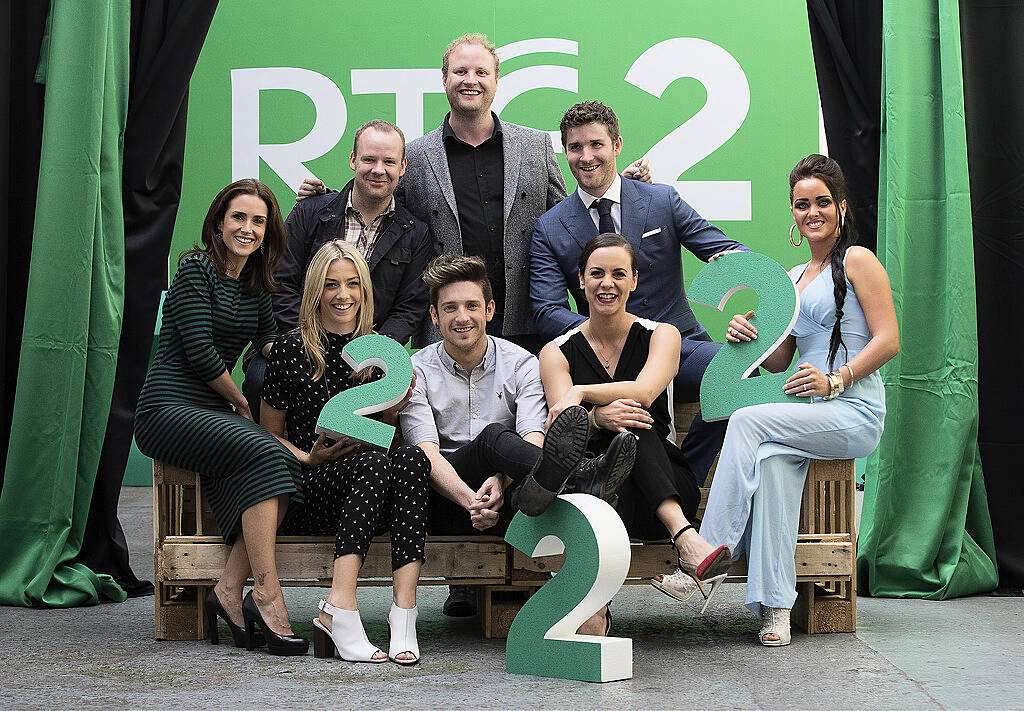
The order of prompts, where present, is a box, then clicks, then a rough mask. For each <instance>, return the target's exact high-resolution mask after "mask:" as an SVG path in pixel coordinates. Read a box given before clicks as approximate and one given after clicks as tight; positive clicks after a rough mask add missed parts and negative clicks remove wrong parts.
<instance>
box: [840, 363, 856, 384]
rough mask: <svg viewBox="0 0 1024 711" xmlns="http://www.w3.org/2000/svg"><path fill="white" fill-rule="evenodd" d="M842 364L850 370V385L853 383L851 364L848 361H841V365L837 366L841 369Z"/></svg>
mask: <svg viewBox="0 0 1024 711" xmlns="http://www.w3.org/2000/svg"><path fill="white" fill-rule="evenodd" d="M844 366H845V367H846V369H847V370H849V371H850V385H853V378H854V375H853V366H852V365H850V364H849V363H843V365H841V366H839V368H840V369H842V368H843V367H844Z"/></svg>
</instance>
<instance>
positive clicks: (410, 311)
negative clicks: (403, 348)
mask: <svg viewBox="0 0 1024 711" xmlns="http://www.w3.org/2000/svg"><path fill="white" fill-rule="evenodd" d="M351 191H352V181H351V180H350V181H349V182H348V185H346V186H345V187H344V188H342V190H341V192H329V193H327V194H326V195H318V196H316V197H310V198H306V199H305V200H300V201H299V202H298V203H296V205H295V207H294V208H293V209H292V212H291V214H290V215H289V216H288V219H287V220H286V221H285V223H284V224H285V228H286V229H287V231H288V245H287V247H286V248H285V252H284V256H283V257H282V258H281V263H280V264H279V265H278V267H277V272H275V275H276V276H277V279H278V281H280V283H281V290H280V291H278V292H277V293H275V294H273V297H272V298H273V301H274V316H275V317H276V318H277V325H278V332H279V333H284V332H286V331H289V330H291V329H293V328H295V327H296V326H298V324H299V304H300V303H301V302H302V285H303V282H304V280H305V278H306V268H307V267H308V266H309V262H310V260H311V259H312V258H313V255H314V254H316V251H317V250H318V249H319V248H320V247H321V246H322V245H323V244H325V243H326V242H329V241H331V240H335V239H340V240H344V239H345V206H346V205H347V204H348V196H349V194H350V193H351ZM435 254H436V250H435V248H434V242H433V240H432V239H431V237H430V230H429V228H428V227H427V225H426V224H425V223H423V222H421V221H419V220H417V219H416V218H415V217H413V216H412V214H411V213H410V212H409V211H408V210H406V209H405V207H404V206H403V205H402V203H401V201H400V200H399V199H398V197H397V196H396V198H395V214H394V215H392V216H391V217H390V218H387V219H386V220H385V222H384V225H383V226H382V227H381V231H380V234H379V235H378V236H377V243H376V244H375V245H374V247H373V251H372V252H371V253H370V258H369V259H368V260H367V262H368V263H369V265H370V279H371V281H373V315H374V328H375V329H376V330H377V331H378V332H379V333H383V334H384V335H385V336H390V337H391V338H394V339H395V340H396V341H398V342H399V343H405V342H406V341H408V340H409V338H410V337H411V336H412V335H413V333H415V332H416V331H418V330H419V328H420V326H421V324H422V322H423V319H424V317H425V316H426V313H427V306H428V304H429V297H428V292H427V286H426V284H424V283H423V279H421V277H422V276H423V270H424V268H426V266H427V263H428V262H429V261H430V260H431V259H432V258H433V257H434V256H435Z"/></svg>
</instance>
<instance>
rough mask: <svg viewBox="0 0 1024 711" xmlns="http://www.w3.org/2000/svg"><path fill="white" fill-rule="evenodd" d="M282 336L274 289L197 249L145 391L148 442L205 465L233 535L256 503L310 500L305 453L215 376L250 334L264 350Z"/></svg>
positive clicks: (142, 433) (166, 454) (175, 459)
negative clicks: (222, 272)
mask: <svg viewBox="0 0 1024 711" xmlns="http://www.w3.org/2000/svg"><path fill="white" fill-rule="evenodd" d="M274 337H275V324H274V315H273V310H272V306H271V302H270V295H269V294H267V293H266V292H263V291H260V292H250V291H249V290H247V289H246V288H245V287H244V286H243V284H242V282H241V281H240V280H238V279H231V278H227V277H225V278H222V277H219V276H218V275H217V270H216V269H215V268H214V266H213V263H212V262H211V261H210V259H209V257H207V256H206V255H204V254H198V255H193V256H191V257H189V258H187V259H186V260H185V261H183V262H182V263H181V266H180V267H179V268H178V272H177V273H176V274H175V275H174V281H173V282H172V283H171V288H170V290H169V291H168V292H167V298H166V299H165V300H164V307H163V321H162V326H161V329H160V344H159V347H158V348H157V352H156V357H155V358H154V359H153V363H152V365H151V366H150V368H149V373H148V374H147V375H146V384H145V385H144V386H143V387H142V394H141V395H140V396H139V405H138V408H137V412H136V417H135V439H136V441H137V442H138V445H139V449H140V450H141V451H142V453H143V454H145V455H146V456H148V457H152V458H153V459H159V460H162V461H164V462H167V463H168V464H172V465H174V466H177V467H183V468H185V469H191V470H193V471H197V472H199V474H200V476H201V481H202V485H203V491H204V493H205V495H206V497H207V500H208V501H209V502H210V508H211V509H212V510H213V515H214V517H215V518H216V519H217V525H218V526H220V530H221V533H222V534H223V536H224V539H225V541H226V542H227V543H229V544H230V543H232V542H233V541H234V538H235V536H236V535H237V534H238V532H239V531H240V530H241V520H242V512H243V511H245V510H246V509H247V508H249V507H250V506H253V505H255V504H258V503H259V502H261V501H265V500H267V499H269V498H272V497H274V496H278V495H279V494H290V495H291V498H290V503H293V504H298V503H301V497H302V486H301V472H302V467H301V465H300V464H299V461H298V460H297V459H296V458H295V457H294V456H293V455H292V453H291V452H289V451H288V449H286V448H285V446H284V445H283V444H281V443H280V442H279V441H278V440H277V439H276V438H275V437H274V436H273V435H271V434H269V433H268V432H267V431H266V430H264V429H263V428H262V427H260V426H259V425H257V424H256V423H254V422H251V421H250V420H247V419H245V418H244V417H242V416H241V415H237V414H235V413H234V411H233V410H232V408H231V405H230V404H229V403H228V402H227V401H226V400H225V399H224V398H223V397H221V396H220V395H219V394H218V393H217V392H216V391H215V390H213V388H211V387H210V386H209V385H207V382H208V381H210V380H213V379H215V378H217V377H218V376H219V375H220V374H221V373H223V372H224V371H225V370H227V371H228V372H230V371H231V370H232V369H233V368H234V366H235V363H236V362H237V360H238V357H239V356H240V355H241V354H242V351H243V349H244V348H245V347H246V346H247V345H248V344H249V343H252V344H254V345H255V346H256V348H260V349H261V348H263V347H264V346H265V345H266V344H267V343H271V342H273V340H274Z"/></svg>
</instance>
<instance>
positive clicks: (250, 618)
mask: <svg viewBox="0 0 1024 711" xmlns="http://www.w3.org/2000/svg"><path fill="white" fill-rule="evenodd" d="M242 619H243V620H245V641H246V644H245V648H246V649H248V650H249V651H250V652H251V651H252V650H254V649H255V648H256V626H257V625H259V626H260V627H262V628H263V635H264V637H266V640H267V651H268V652H270V653H271V654H275V655H277V656H279V657H300V656H302V655H304V654H305V653H306V652H307V651H308V650H309V642H308V641H307V640H306V639H304V638H302V637H298V636H296V635H291V634H278V633H277V632H275V631H274V630H272V629H270V625H268V624H267V621H266V620H264V619H263V614H262V613H261V612H260V609H259V608H258V607H256V600H254V599H253V597H252V591H251V590H250V591H249V592H248V593H247V594H246V596H245V599H244V600H242Z"/></svg>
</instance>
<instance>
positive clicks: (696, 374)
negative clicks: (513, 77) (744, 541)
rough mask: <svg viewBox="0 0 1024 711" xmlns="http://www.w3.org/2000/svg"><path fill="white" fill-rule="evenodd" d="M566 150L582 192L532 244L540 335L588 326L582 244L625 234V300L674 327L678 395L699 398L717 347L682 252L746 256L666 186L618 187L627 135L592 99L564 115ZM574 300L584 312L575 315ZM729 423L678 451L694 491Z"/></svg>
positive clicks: (706, 427) (538, 230)
mask: <svg viewBox="0 0 1024 711" xmlns="http://www.w3.org/2000/svg"><path fill="white" fill-rule="evenodd" d="M560 128H561V132H562V145H563V146H564V147H565V155H566V158H567V159H568V161H569V169H570V170H571V171H572V174H573V176H574V177H575V178H576V181H577V183H578V184H579V187H578V189H577V190H576V191H574V192H573V194H572V195H570V196H569V197H567V198H566V199H565V200H563V201H562V202H561V203H559V204H558V206H557V207H554V208H552V209H551V210H549V211H548V212H546V213H545V214H543V215H542V216H541V217H539V218H538V219H537V221H536V223H535V225H534V231H533V237H532V241H531V244H530V265H531V266H530V276H531V281H530V297H531V301H532V304H533V315H534V318H535V319H536V322H537V330H538V332H539V333H540V335H541V336H543V337H544V338H545V339H546V340H551V339H554V338H556V337H557V336H560V335H561V334H563V333H565V332H566V331H568V330H569V329H571V328H574V327H576V326H578V325H579V324H580V323H582V322H583V321H584V320H586V317H587V316H586V307H587V302H586V299H584V298H583V294H582V292H581V290H580V288H579V277H578V276H577V275H578V273H579V267H578V265H577V263H578V260H579V256H580V253H581V252H582V251H583V247H584V245H586V243H587V242H588V241H589V240H590V239H591V238H593V237H595V236H596V235H597V234H599V233H603V232H614V233H617V234H620V235H622V236H623V237H625V238H626V239H627V240H629V242H630V244H631V245H632V246H633V249H634V250H636V254H637V258H638V262H639V264H638V267H639V273H640V275H639V280H638V282H637V288H636V291H634V292H633V293H632V294H631V295H630V297H629V303H628V304H627V310H628V311H629V312H630V313H631V314H635V315H637V316H640V317H641V318H647V319H651V320H654V321H661V322H665V323H671V324H672V325H674V326H675V327H676V328H678V329H679V332H680V334H681V335H682V337H683V338H682V347H681V352H680V359H679V374H678V376H677V377H676V379H675V383H674V385H675V397H676V398H681V399H682V401H683V402H691V401H693V400H696V399H697V398H698V397H699V393H700V381H701V378H702V377H703V375H704V371H705V370H706V369H707V366H708V363H710V362H711V359H712V358H713V357H714V355H715V353H717V352H718V349H719V348H721V344H720V343H715V342H714V341H712V340H711V337H710V336H709V335H708V334H707V332H706V331H705V330H704V328H703V326H701V325H700V323H699V322H698V321H697V319H696V318H695V317H694V315H693V311H691V310H690V304H689V302H688V301H687V300H686V288H685V285H684V283H683V267H682V257H681V254H680V251H679V248H680V246H683V247H686V249H688V250H690V251H691V252H693V254H695V255H696V256H697V257H698V258H700V259H702V260H704V261H709V260H711V259H715V258H716V257H717V256H719V255H720V254H723V253H725V252H728V251H732V250H742V251H749V250H748V249H747V247H745V246H743V245H742V244H740V243H739V242H736V241H734V240H731V239H729V238H727V237H726V236H725V235H724V234H723V233H722V231H721V230H719V229H718V228H717V227H715V226H714V225H712V224H711V223H709V222H708V221H707V220H705V219H704V218H703V217H701V216H700V215H698V214H697V212H696V211H695V210H694V209H693V208H692V207H690V206H689V205H687V204H686V203H685V202H683V200H682V199H681V198H680V197H679V194H678V193H677V192H676V191H675V188H673V187H672V186H669V185H649V184H646V183H637V182H635V181H631V180H622V178H621V177H620V176H619V175H618V173H617V169H616V157H617V156H618V155H619V153H620V152H621V150H622V136H621V135H620V133H619V120H618V117H616V116H615V112H614V111H612V110H611V109H610V108H608V107H607V106H605V105H604V104H600V103H598V102H596V101H587V102H583V103H580V104H576V105H575V106H572V107H570V108H569V110H568V111H566V112H565V116H564V117H563V118H562V123H561V127H560ZM570 293H571V294H572V296H573V298H574V299H575V301H576V305H577V308H579V310H580V312H581V313H575V312H573V311H571V310H570V309H569V299H568V296H567V294H570ZM724 436H725V422H724V421H722V422H714V423H705V422H704V421H703V419H702V418H701V417H700V415H699V414H698V415H697V417H696V418H695V419H694V422H693V425H692V426H691V427H690V432H689V434H688V435H687V437H686V440H685V441H684V442H683V443H682V446H681V449H682V450H683V454H684V455H685V456H686V458H687V461H688V463H689V465H690V467H691V469H692V470H693V473H694V475H695V477H696V478H697V481H698V483H702V482H703V481H704V478H705V477H706V476H707V473H708V469H709V468H710V466H711V463H712V462H713V461H714V458H715V455H716V454H717V453H718V450H720V449H721V446H722V438H723V437H724Z"/></svg>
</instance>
